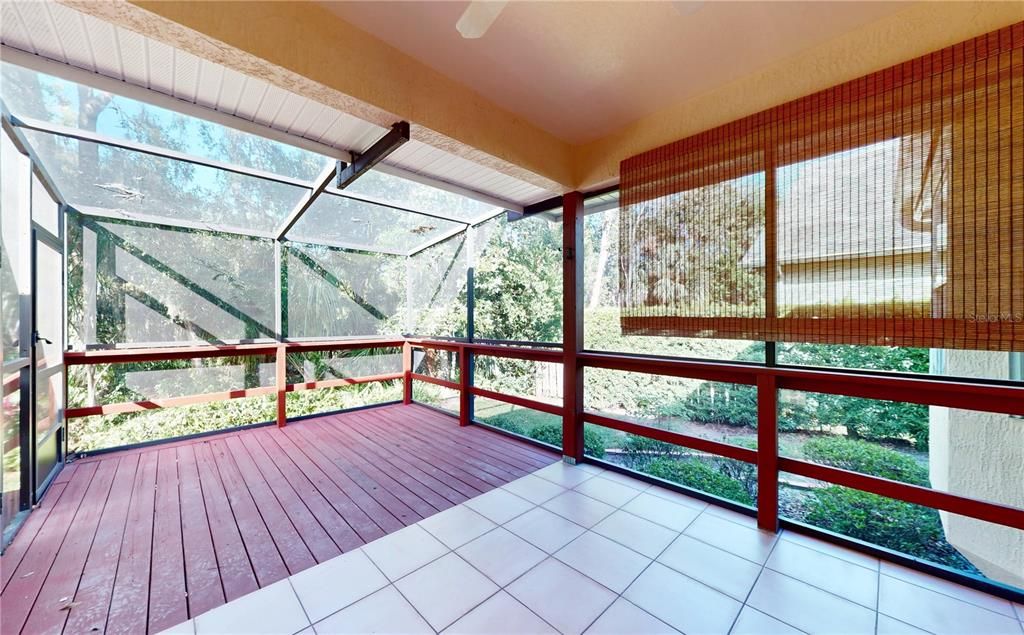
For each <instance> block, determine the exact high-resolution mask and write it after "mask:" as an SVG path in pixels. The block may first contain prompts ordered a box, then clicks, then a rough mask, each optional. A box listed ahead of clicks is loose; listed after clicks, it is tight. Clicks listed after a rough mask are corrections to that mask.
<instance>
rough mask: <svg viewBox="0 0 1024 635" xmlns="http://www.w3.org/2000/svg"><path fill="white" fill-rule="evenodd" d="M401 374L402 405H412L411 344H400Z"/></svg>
mask: <svg viewBox="0 0 1024 635" xmlns="http://www.w3.org/2000/svg"><path fill="white" fill-rule="evenodd" d="M402 374H403V375H404V381H405V383H404V384H403V385H402V403H404V404H405V405H407V406H408V405H409V404H411V403H412V344H410V343H409V342H405V343H404V344H402Z"/></svg>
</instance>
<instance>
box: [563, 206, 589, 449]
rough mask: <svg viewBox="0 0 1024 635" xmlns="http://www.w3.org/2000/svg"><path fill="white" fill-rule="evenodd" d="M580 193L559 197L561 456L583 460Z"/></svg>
mask: <svg viewBox="0 0 1024 635" xmlns="http://www.w3.org/2000/svg"><path fill="white" fill-rule="evenodd" d="M583 298H584V294H583V194H581V193H579V192H569V193H568V194H566V195H565V196H563V197H562V351H563V362H562V370H563V373H564V374H563V378H562V410H563V415H562V454H563V459H564V460H565V461H567V462H569V463H576V462H579V461H582V460H583V365H582V364H580V362H579V358H578V357H577V355H578V354H579V353H580V352H582V351H583Z"/></svg>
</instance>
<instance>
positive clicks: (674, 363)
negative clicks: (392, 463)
mask: <svg viewBox="0 0 1024 635" xmlns="http://www.w3.org/2000/svg"><path fill="white" fill-rule="evenodd" d="M410 344H411V345H412V346H413V347H415V348H423V349H438V350H447V351H455V352H459V353H465V352H469V353H471V354H477V355H491V356H495V357H509V358H514V359H524V360H532V361H546V362H556V363H562V362H563V360H564V353H563V352H562V351H551V350H538V349H531V348H527V347H511V346H494V345H491V344H479V343H469V342H458V343H457V342H450V341H436V340H428V339H417V340H410ZM576 358H577V360H578V361H579V363H580V364H581V365H583V366H584V367H590V368H602V369H607V370H618V371H628V372H636V373H643V374H648V375H664V376H671V377H683V378H689V379H701V380H707V381H715V382H728V383H734V384H743V385H750V386H759V385H764V386H767V388H766V389H767V390H768V391H769V393H770V394H771V395H772V396H776V395H777V391H778V390H783V389H785V390H797V391H804V392H817V393H826V394H832V395H841V396H849V397H859V398H866V399H881V400H889V401H899V402H907V403H915V404H921V405H928V406H942V407H948V408H964V409H969V410H977V411H984V412H994V413H1002V414H1011V415H1018V414H1024V387H1017V386H1005V385H993V384H988V383H969V382H959V381H956V382H954V381H945V380H942V379H931V378H927V379H926V378H920V379H916V378H912V377H906V376H891V375H887V374H885V373H884V372H878V373H866V372H857V373H845V372H842V371H823V370H818V369H800V368H792V367H785V368H779V367H773V366H762V365H756V364H748V363H730V362H719V361H706V362H705V361H697V360H679V359H671V358H653V357H643V356H633V355H627V354H618V353H599V352H595V351H586V352H581V353H577V354H576ZM412 378H413V379H417V380H422V381H427V382H430V383H434V384H438V385H444V386H446V387H449V388H452V389H457V388H459V387H462V388H463V389H466V390H468V392H469V393H470V394H473V395H477V396H483V397H487V398H489V399H495V400H498V401H503V402H506V403H510V404H513V405H518V406H522V407H526V408H531V409H534V410H538V411H541V412H547V413H550V414H555V415H560V416H564V415H565V410H564V408H563V407H562V406H558V405H555V404H550V403H545V402H541V401H537V400H534V399H528V398H525V397H519V396H514V395H507V394H503V393H498V392H495V391H492V390H486V389H482V388H478V387H475V386H471V385H465V384H467V383H468V382H466V381H459V382H452V381H446V380H440V379H437V378H434V377H429V378H427V377H425V376H423V375H419V374H413V375H412ZM467 379H468V378H467ZM759 392H760V390H759ZM763 401H765V399H764V398H762V397H761V396H759V405H761V407H760V408H759V416H758V419H759V420H758V440H759V442H758V447H757V449H750V448H745V447H740V446H736V445H731V444H728V443H723V442H720V441H713V440H710V439H704V438H701V437H696V436H692V435H688V434H683V433H679V432H674V431H670V430H664V429H661V428H655V427H651V426H647V425H644V424H641V423H636V422H633V421H627V420H625V419H622V418H619V417H613V416H609V415H606V414H601V413H598V412H594V411H590V410H585V411H584V412H583V416H582V419H583V421H584V422H585V423H591V424H594V425H599V426H602V427H605V428H609V429H612V430H618V431H621V432H625V433H628V434H634V435H637V436H642V437H646V438H649V439H654V440H656V441H663V442H666V443H671V444H673V445H678V446H680V447H685V448H688V449H692V450H697V451H700V452H706V453H709V454H714V455H717V456H722V457H725V458H730V459H734V460H737V461H743V462H745V463H751V464H754V465H757V466H758V476H759V482H760V484H761V487H759V500H758V515H759V517H761V516H763V515H765V514H766V513H768V514H770V515H771V516H772V519H771V521H770V522H771V524H776V523H778V507H777V505H778V502H777V496H778V494H777V479H778V472H779V471H780V470H781V471H784V472H789V473H792V474H796V475H799V476H803V477H807V478H811V479H816V480H820V481H825V482H827V483H831V484H834V485H840V486H844V487H850V488H853V489H858V490H861V491H865V492H870V493H873V494H878V495H879V496H885V497H888V498H893V499H897V500H901V501H904V502H907V503H912V504H916V505H922V506H926V507H931V508H934V509H940V510H943V511H947V512H951V513H954V514H959V515H963V516H968V517H971V518H977V519H979V520H984V521H987V522H992V523H996V524H1000V525H1005V526H1008V527H1013V528H1015V529H1022V530H1024V509H1020V508H1016V507H1010V506H1008V505H1003V504H1000V503H994V502H990V501H984V500H979V499H975V498H970V497H967V496H961V495H958V494H953V493H950V492H944V491H941V490H935V489H930V488H928V487H923V486H920V485H911V484H907V483H901V482H898V481H892V480H889V479H885V478H881V477H878V476H872V475H869V474H863V473H860V472H852V471H849V470H843V469H839V468H835V467H830V466H824V465H819V464H816V463H811V462H809V461H804V460H801V459H794V458H788V457H784V456H780V455H779V454H778V447H777V435H778V422H777V408H776V407H775V406H776V405H777V403H776V400H775V399H771V400H770V403H769V404H767V406H768V407H767V408H766V407H764V406H765V404H763V403H762V402H763ZM762 441H764V442H762ZM764 473H768V474H770V475H771V478H769V479H767V480H766V479H765V478H763V476H762V475H763V474H764ZM765 485H768V487H765ZM762 493H763V494H762ZM762 495H763V496H765V497H767V498H768V499H769V500H764V499H763V498H762ZM759 523H760V524H762V526H764V524H767V523H766V522H765V520H764V519H763V518H759Z"/></svg>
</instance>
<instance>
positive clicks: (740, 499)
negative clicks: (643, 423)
mask: <svg viewBox="0 0 1024 635" xmlns="http://www.w3.org/2000/svg"><path fill="white" fill-rule="evenodd" d="M644 471H645V472H647V473H648V474H650V475H651V476H657V477H658V478H663V479H665V480H666V481H672V482H673V483H679V484H680V485H685V486H686V487H692V488H693V489H696V490H700V491H702V492H705V493H707V494H711V495H713V496H718V497H721V498H726V499H728V500H731V501H735V502H737V503H741V504H743V505H753V504H754V499H753V497H752V496H751V495H750V493H749V492H748V491H747V490H746V488H744V487H743V485H742V484H741V483H739V482H737V481H734V480H733V479H731V478H729V477H728V476H726V475H724V474H722V473H721V472H720V471H719V470H717V469H715V468H714V467H711V466H709V465H707V464H706V463H704V462H702V461H700V460H698V459H669V458H660V459H655V460H654V461H651V462H650V463H649V464H648V465H647V467H646V469H644Z"/></svg>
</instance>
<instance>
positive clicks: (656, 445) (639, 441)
mask: <svg viewBox="0 0 1024 635" xmlns="http://www.w3.org/2000/svg"><path fill="white" fill-rule="evenodd" d="M620 450H621V451H622V462H623V463H624V464H625V465H626V467H629V468H630V469H634V470H639V471H641V472H643V471H646V467H647V465H648V464H650V463H651V462H652V461H654V460H656V459H659V458H662V457H673V456H675V457H682V456H685V454H686V449H685V448H683V447H680V446H678V445H673V444H671V443H666V442H664V441H658V440H655V439H651V438H649V437H641V436H638V435H635V434H627V435H625V438H624V439H623V441H622V443H621V444H620Z"/></svg>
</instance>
